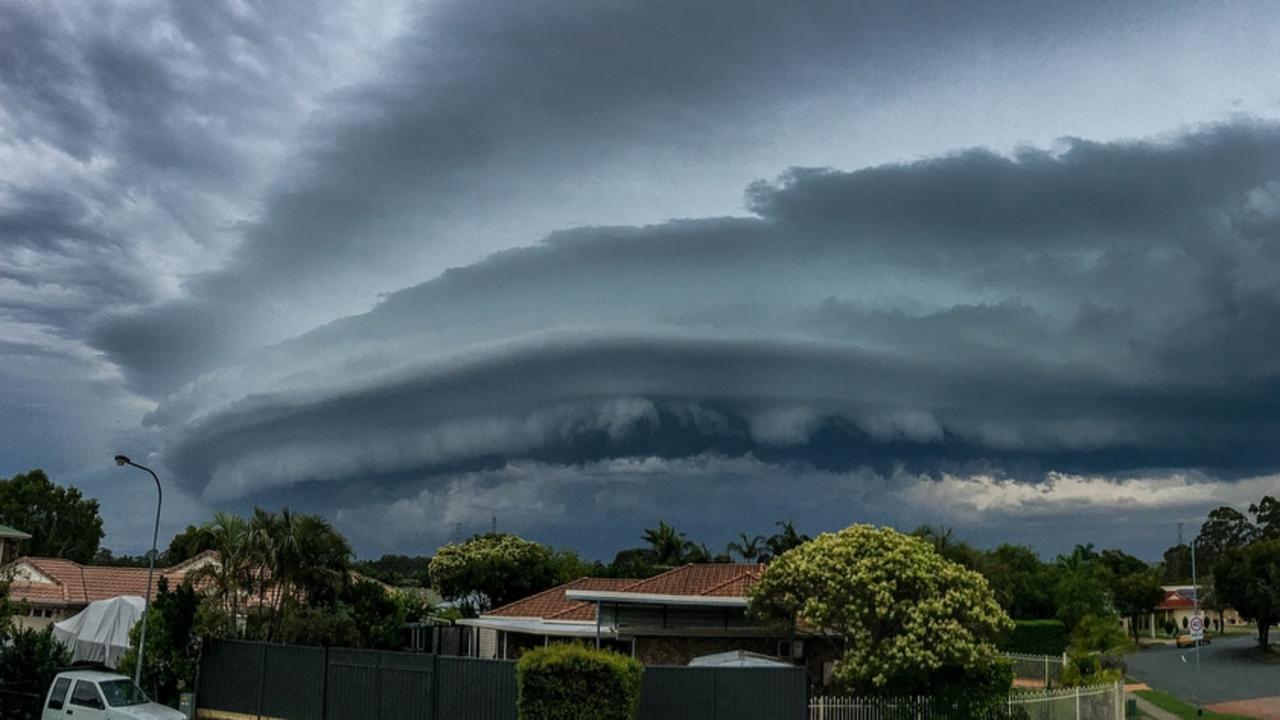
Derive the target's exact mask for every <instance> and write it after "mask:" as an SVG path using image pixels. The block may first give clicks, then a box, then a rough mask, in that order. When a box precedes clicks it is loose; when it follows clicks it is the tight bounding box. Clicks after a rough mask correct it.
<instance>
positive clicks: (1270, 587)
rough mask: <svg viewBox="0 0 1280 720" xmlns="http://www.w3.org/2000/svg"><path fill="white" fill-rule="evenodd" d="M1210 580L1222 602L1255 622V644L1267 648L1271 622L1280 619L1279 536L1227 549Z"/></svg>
mask: <svg viewBox="0 0 1280 720" xmlns="http://www.w3.org/2000/svg"><path fill="white" fill-rule="evenodd" d="M1213 579H1214V592H1215V593H1216V594H1217V596H1218V597H1219V598H1221V600H1222V602H1224V603H1226V604H1228V605H1230V606H1231V607H1234V608H1235V609H1236V611H1237V612H1239V613H1240V615H1241V617H1243V618H1245V619H1246V620H1253V621H1255V622H1256V623H1257V624H1258V644H1259V645H1260V646H1261V647H1262V648H1264V649H1265V648H1267V647H1268V645H1269V642H1270V631H1271V625H1272V624H1273V623H1276V622H1278V621H1280V539H1276V540H1263V541H1259V542H1254V543H1252V544H1249V545H1245V546H1243V547H1232V548H1228V549H1227V550H1226V552H1224V553H1223V554H1222V556H1221V557H1220V558H1219V559H1218V562H1217V564H1216V565H1215V566H1214V572H1213Z"/></svg>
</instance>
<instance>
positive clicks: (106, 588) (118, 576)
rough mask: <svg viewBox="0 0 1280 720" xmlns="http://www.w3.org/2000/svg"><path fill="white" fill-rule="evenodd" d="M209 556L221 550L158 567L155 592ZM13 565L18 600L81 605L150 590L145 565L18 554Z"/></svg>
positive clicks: (174, 582) (13, 586)
mask: <svg viewBox="0 0 1280 720" xmlns="http://www.w3.org/2000/svg"><path fill="white" fill-rule="evenodd" d="M209 559H213V560H215V561H216V559H217V553H216V552H214V551H212V550H207V551H205V552H202V553H200V554H199V555H196V556H195V557H192V558H190V559H188V560H184V561H183V562H180V563H178V564H177V565H173V566H171V567H167V568H156V573H155V575H156V577H155V583H154V585H153V586H152V587H153V590H152V592H153V593H154V592H155V589H154V588H155V587H158V586H159V584H160V578H162V577H163V578H165V579H166V580H167V581H168V583H169V586H170V587H176V586H178V585H181V584H182V581H183V580H184V579H185V578H186V576H187V573H189V572H190V571H192V570H193V569H195V568H196V567H199V566H200V565H202V564H204V562H205V561H207V560H209ZM22 566H26V568H25V569H24V568H23V567H22ZM10 567H11V568H14V569H16V571H17V574H16V575H15V576H14V579H13V580H12V581H11V582H10V584H9V596H10V597H12V598H13V599H14V600H23V601H26V602H30V603H36V604H42V605H70V606H79V605H88V604H89V603H91V602H93V601H95V600H105V599H107V598H113V597H116V596H119V595H137V596H138V597H143V596H145V595H146V594H147V568H144V567H143V568H139V567H114V566H106V565H81V564H80V563H78V562H73V561H71V560H64V559H62V558H47V557H22V558H18V559H17V560H15V561H13V563H12V564H11V565H10Z"/></svg>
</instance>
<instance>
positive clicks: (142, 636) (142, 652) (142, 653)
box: [116, 455, 164, 687]
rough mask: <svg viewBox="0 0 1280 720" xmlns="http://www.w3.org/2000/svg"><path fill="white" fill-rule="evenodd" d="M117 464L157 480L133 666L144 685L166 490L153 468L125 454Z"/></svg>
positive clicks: (137, 680)
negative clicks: (130, 467)
mask: <svg viewBox="0 0 1280 720" xmlns="http://www.w3.org/2000/svg"><path fill="white" fill-rule="evenodd" d="M116 464H117V465H120V466H124V465H132V466H133V467H136V468H138V469H139V470H146V471H147V472H148V473H150V474H151V479H152V480H155V481H156V524H155V528H154V529H153V530H152V531H151V557H150V561H149V562H148V563H147V594H146V595H145V596H143V598H142V630H141V631H139V633H138V664H137V665H135V666H134V668H133V682H134V684H136V685H138V687H142V663H143V660H144V659H145V658H146V649H147V616H148V615H150V614H151V579H152V577H153V576H154V575H155V572H156V541H157V540H158V539H159V538H160V505H161V503H162V502H163V501H164V491H163V490H161V489H160V478H159V477H157V476H156V473H155V471H154V470H152V469H151V468H149V467H145V466H142V465H139V464H138V463H136V462H134V461H132V460H130V459H129V458H127V457H125V456H124V455H117V456H116Z"/></svg>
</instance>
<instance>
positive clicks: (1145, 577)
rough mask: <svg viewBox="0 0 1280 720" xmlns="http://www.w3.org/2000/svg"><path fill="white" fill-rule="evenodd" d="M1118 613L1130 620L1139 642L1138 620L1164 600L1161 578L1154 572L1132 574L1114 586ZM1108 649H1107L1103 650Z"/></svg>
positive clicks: (1144, 571)
mask: <svg viewBox="0 0 1280 720" xmlns="http://www.w3.org/2000/svg"><path fill="white" fill-rule="evenodd" d="M1112 594H1113V596H1114V600H1115V607H1116V611H1117V612H1119V613H1120V615H1121V616H1123V617H1126V618H1128V619H1129V629H1130V630H1131V631H1132V632H1133V640H1134V642H1137V641H1138V619H1139V618H1141V617H1142V616H1144V615H1148V614H1150V613H1151V612H1152V611H1153V610H1154V609H1155V606H1156V605H1159V604H1160V601H1161V600H1163V599H1164V590H1162V589H1161V588H1160V577H1159V576H1158V575H1157V574H1156V573H1155V572H1154V571H1152V570H1139V571H1137V572H1133V573H1130V574H1128V575H1125V576H1123V577H1121V578H1119V579H1117V580H1116V581H1115V582H1114V583H1113V584H1112ZM1102 649H1104V650H1105V649H1106V648H1102Z"/></svg>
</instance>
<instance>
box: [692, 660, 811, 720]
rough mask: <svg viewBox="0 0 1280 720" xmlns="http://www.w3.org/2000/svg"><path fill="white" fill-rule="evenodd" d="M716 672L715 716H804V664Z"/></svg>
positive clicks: (727, 719) (792, 719) (794, 719)
mask: <svg viewBox="0 0 1280 720" xmlns="http://www.w3.org/2000/svg"><path fill="white" fill-rule="evenodd" d="M714 672H715V676H714V677H715V681H716V714H715V717H716V720H804V718H805V701H806V700H807V698H808V692H809V687H808V685H809V682H808V675H807V674H806V673H805V671H804V670H803V669H802V668H794V669H791V668H724V669H721V670H715V671H714Z"/></svg>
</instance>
